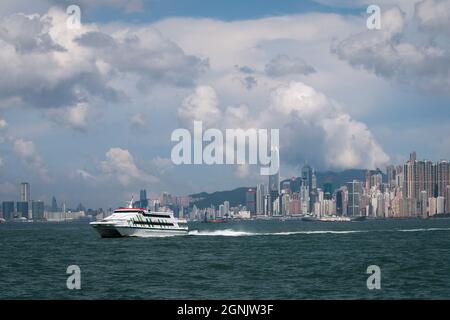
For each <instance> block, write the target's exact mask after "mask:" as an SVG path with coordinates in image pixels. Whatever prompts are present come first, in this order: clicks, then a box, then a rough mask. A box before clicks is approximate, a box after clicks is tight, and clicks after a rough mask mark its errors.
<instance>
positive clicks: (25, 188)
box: [20, 182, 30, 202]
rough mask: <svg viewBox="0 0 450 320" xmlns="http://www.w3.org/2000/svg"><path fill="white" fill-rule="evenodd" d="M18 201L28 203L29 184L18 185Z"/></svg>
mask: <svg viewBox="0 0 450 320" xmlns="http://www.w3.org/2000/svg"><path fill="white" fill-rule="evenodd" d="M20 201H22V202H24V201H30V184H29V183H28V182H22V183H21V184H20Z"/></svg>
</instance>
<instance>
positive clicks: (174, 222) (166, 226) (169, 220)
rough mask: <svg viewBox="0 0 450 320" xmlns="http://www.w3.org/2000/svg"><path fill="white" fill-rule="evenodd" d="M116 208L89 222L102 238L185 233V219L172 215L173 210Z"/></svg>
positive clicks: (186, 227) (187, 229)
mask: <svg viewBox="0 0 450 320" xmlns="http://www.w3.org/2000/svg"><path fill="white" fill-rule="evenodd" d="M131 203H132V201H131V202H130V205H129V206H128V208H118V209H116V210H114V213H113V214H112V215H110V216H109V217H106V218H105V219H103V220H102V221H97V222H91V223H90V225H91V226H92V227H93V228H94V229H95V230H97V232H98V233H99V234H100V236H101V237H102V238H118V237H161V236H168V235H187V234H188V233H189V228H188V226H187V221H186V220H184V219H178V218H175V217H174V216H173V212H157V211H149V210H147V209H144V208H132V205H131Z"/></svg>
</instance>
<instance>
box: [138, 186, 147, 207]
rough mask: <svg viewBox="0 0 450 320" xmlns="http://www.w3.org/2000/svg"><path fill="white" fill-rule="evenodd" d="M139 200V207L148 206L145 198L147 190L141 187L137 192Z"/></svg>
mask: <svg viewBox="0 0 450 320" xmlns="http://www.w3.org/2000/svg"><path fill="white" fill-rule="evenodd" d="M139 202H140V207H141V208H147V207H148V199H147V191H146V190H145V189H142V190H141V191H140V192H139Z"/></svg>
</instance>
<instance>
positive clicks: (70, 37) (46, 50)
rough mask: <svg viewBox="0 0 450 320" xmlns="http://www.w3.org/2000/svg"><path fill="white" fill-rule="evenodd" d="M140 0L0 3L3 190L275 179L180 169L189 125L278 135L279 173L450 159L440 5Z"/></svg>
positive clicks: (59, 194) (91, 202) (171, 186)
mask: <svg viewBox="0 0 450 320" xmlns="http://www.w3.org/2000/svg"><path fill="white" fill-rule="evenodd" d="M131 2H132V1H128V0H119V1H100V2H98V1H85V0H82V1H78V5H79V6H80V8H81V25H80V28H79V29H70V28H68V27H67V23H66V22H67V18H68V16H67V13H66V5H67V4H68V3H67V2H66V1H63V2H58V3H57V2H56V1H51V0H36V1H33V3H32V4H30V3H29V1H24V0H17V1H14V3H11V2H7V3H4V4H2V5H0V29H1V30H5V32H1V33H0V49H1V50H0V52H1V54H0V59H1V60H2V61H8V63H4V64H2V65H3V66H4V69H3V70H2V76H1V77H0V197H2V198H5V199H8V198H12V197H16V195H17V194H18V191H19V190H18V188H19V187H18V182H20V181H28V182H29V183H30V184H31V185H32V186H34V187H33V190H34V191H33V194H34V196H35V197H36V198H42V199H44V198H45V199H44V200H45V201H46V202H50V201H51V197H52V195H55V197H56V198H57V199H64V201H66V202H67V203H72V202H75V203H74V204H73V206H76V205H77V203H76V202H78V200H77V199H78V198H82V199H84V202H85V203H86V205H87V206H89V207H105V206H107V205H108V203H109V202H110V199H127V198H128V193H129V192H130V190H140V189H141V188H143V187H146V188H147V189H148V190H149V192H151V193H153V194H160V193H161V192H163V191H165V190H171V191H170V192H172V193H174V194H191V193H196V192H201V191H207V192H211V191H214V190H228V189H231V188H232V187H233V186H237V185H244V184H246V183H245V182H246V181H252V184H254V185H255V186H256V184H258V183H262V182H265V180H264V177H261V176H259V175H258V172H257V169H259V168H258V167H256V166H245V165H244V166H225V165H223V166H207V165H199V166H183V165H180V166H178V165H175V164H174V163H173V161H171V158H170V151H171V148H172V147H173V143H172V142H171V140H170V137H171V133H172V132H173V131H174V130H176V129H178V128H190V127H191V126H192V124H193V121H194V120H198V121H203V122H204V123H205V126H206V127H209V128H216V129H218V130H221V131H224V130H226V129H227V128H230V129H235V128H243V129H248V128H265V129H268V128H274V129H280V154H281V159H282V163H281V166H282V168H283V171H282V173H281V174H282V176H283V177H290V176H293V175H296V174H297V172H298V169H299V168H298V166H299V165H301V164H303V163H304V162H305V161H308V162H309V163H310V164H312V165H314V167H315V169H316V170H317V171H324V170H344V169H349V168H361V169H372V170H373V169H376V167H380V168H384V167H385V166H386V165H387V164H389V163H393V164H399V163H403V162H405V161H406V160H407V159H408V157H407V154H408V152H410V150H413V149H414V150H416V151H417V152H418V153H419V154H423V155H427V157H428V158H429V160H430V161H433V162H435V161H438V160H439V159H441V158H444V159H450V140H449V138H448V132H449V131H450V123H449V120H448V119H450V111H449V108H448V105H449V102H450V98H449V95H448V92H450V90H449V87H448V83H449V81H448V80H449V64H448V63H446V61H448V57H449V56H450V54H449V47H448V41H446V40H447V38H446V37H447V36H448V35H447V34H446V32H445V31H444V30H447V29H448V28H446V27H449V26H448V21H447V20H445V17H444V18H443V16H442V15H438V14H434V13H433V12H430V11H428V9H427V8H429V6H427V4H428V3H429V2H432V1H431V0H426V1H419V0H414V1H408V2H405V1H400V0H399V1H392V2H390V3H386V2H383V5H382V6H381V20H382V23H381V29H380V30H369V29H368V28H367V24H366V20H367V17H368V14H367V12H366V9H367V6H368V5H369V4H368V3H367V2H366V1H347V2H345V4H342V3H341V2H335V1H319V0H317V1H313V0H309V1H302V2H301V3H298V2H296V1H283V3H276V2H270V3H269V2H265V3H264V4H260V3H257V2H255V1H253V0H251V1H248V2H246V4H245V5H244V4H240V3H236V4H234V5H233V10H223V6H224V5H225V4H226V2H223V1H215V2H214V3H213V4H212V3H211V4H206V2H204V1H194V0H188V1H185V2H183V5H182V6H181V7H180V6H172V5H170V4H164V3H159V2H157V3H152V2H141V1H136V3H138V4H139V5H134V6H133V5H131ZM111 13H114V14H112V15H111ZM429 15H431V16H433V19H429ZM116 21H121V23H115V22H116ZM436 26H439V27H436ZM210 30H214V32H213V33H211V32H210ZM236 34H239V35H241V36H240V37H236V36H235V35H236ZM355 43H359V44H360V45H355ZM112 48H114V50H112ZM405 48H408V50H406V49H405ZM377 50H382V51H383V52H385V53H386V54H385V55H379V54H378V51H377ZM438 53H439V54H438ZM434 54H436V55H438V56H434ZM158 57H159V58H158ZM35 61H41V63H40V64H38V65H35V64H34V62H35ZM28 65H34V68H28V67H27V66H28ZM253 181H254V182H253ZM98 190H101V193H99V192H98Z"/></svg>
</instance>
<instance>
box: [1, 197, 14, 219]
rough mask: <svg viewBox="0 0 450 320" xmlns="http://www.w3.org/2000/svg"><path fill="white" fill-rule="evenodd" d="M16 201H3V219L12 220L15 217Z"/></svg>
mask: <svg viewBox="0 0 450 320" xmlns="http://www.w3.org/2000/svg"><path fill="white" fill-rule="evenodd" d="M14 211H15V209H14V201H3V202H2V213H3V219H5V220H11V219H13V218H14Z"/></svg>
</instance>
